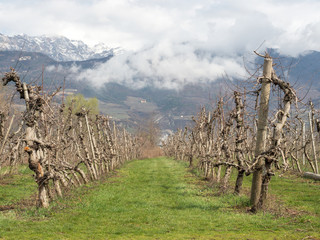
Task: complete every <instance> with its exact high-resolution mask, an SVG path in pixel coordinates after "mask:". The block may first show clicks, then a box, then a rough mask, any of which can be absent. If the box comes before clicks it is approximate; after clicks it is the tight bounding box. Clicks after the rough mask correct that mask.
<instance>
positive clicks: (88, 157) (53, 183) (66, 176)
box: [0, 69, 139, 208]
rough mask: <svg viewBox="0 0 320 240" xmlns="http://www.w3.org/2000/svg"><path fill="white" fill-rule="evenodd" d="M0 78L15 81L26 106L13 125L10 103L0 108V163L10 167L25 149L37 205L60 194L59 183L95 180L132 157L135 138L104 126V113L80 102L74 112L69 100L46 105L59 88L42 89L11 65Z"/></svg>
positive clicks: (72, 184)
mask: <svg viewBox="0 0 320 240" xmlns="http://www.w3.org/2000/svg"><path fill="white" fill-rule="evenodd" d="M2 81H3V85H4V86H6V85H7V84H8V83H10V82H13V83H14V84H15V89H16V91H17V93H18V94H19V96H20V99H23V100H24V101H25V106H26V110H25V112H23V114H22V115H21V116H19V119H20V120H21V122H20V123H19V124H17V126H16V129H14V130H13V128H12V127H13V122H14V120H16V118H17V117H16V115H15V114H10V105H8V106H5V107H4V109H5V110H4V111H1V115H0V116H1V118H0V139H1V143H2V144H1V149H0V154H1V162H0V166H1V167H2V166H10V168H14V167H15V166H17V165H19V164H22V163H23V160H24V158H25V156H26V155H27V162H28V165H29V168H30V169H31V170H32V171H33V173H34V178H35V181H36V183H37V185H38V203H37V204H38V206H40V207H45V208H46V207H48V206H49V202H50V201H51V200H52V199H54V197H55V196H58V197H62V196H63V191H62V189H68V188H72V187H76V186H80V185H82V184H86V183H88V182H89V181H94V180H98V179H100V178H101V177H102V176H103V175H105V174H107V173H108V172H109V171H112V170H113V169H115V168H117V167H119V166H120V165H122V164H123V163H124V162H125V161H128V160H129V159H134V158H137V157H138V155H139V150H138V144H137V139H135V138H134V137H132V136H131V135H130V134H129V133H128V132H127V131H126V130H125V129H122V130H121V129H119V128H118V127H117V126H116V125H115V124H114V125H112V126H110V122H109V119H108V118H107V117H104V116H100V115H92V114H90V112H89V111H88V110H87V109H85V108H81V109H80V110H79V111H76V112H75V111H74V109H73V108H72V106H73V105H72V104H71V105H70V106H69V107H66V106H64V105H61V106H53V105H51V104H50V103H51V101H52V98H53V97H54V95H55V94H56V93H57V92H58V91H59V90H60V89H57V91H55V92H53V93H51V94H45V93H44V92H43V90H42V89H43V88H42V87H41V86H37V85H27V84H26V83H23V82H22V81H21V79H20V77H19V76H18V75H17V73H16V72H15V70H14V69H11V72H8V73H6V74H5V76H4V77H3V79H2ZM8 103H10V102H8ZM25 153H26V154H25ZM61 186H63V188H62V187H61Z"/></svg>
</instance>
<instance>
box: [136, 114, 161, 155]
mask: <svg viewBox="0 0 320 240" xmlns="http://www.w3.org/2000/svg"><path fill="white" fill-rule="evenodd" d="M160 133H161V132H160V128H159V124H158V122H157V121H156V118H155V116H154V115H150V116H149V117H146V118H143V119H140V121H139V126H138V128H137V131H136V136H137V137H138V139H139V142H140V143H139V144H140V146H141V151H142V157H143V158H151V157H157V156H160V155H162V151H161V149H160V147H159V146H158V143H159V141H160Z"/></svg>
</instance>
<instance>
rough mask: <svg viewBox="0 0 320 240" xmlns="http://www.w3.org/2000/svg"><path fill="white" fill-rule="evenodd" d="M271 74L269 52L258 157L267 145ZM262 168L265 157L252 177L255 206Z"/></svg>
mask: <svg viewBox="0 0 320 240" xmlns="http://www.w3.org/2000/svg"><path fill="white" fill-rule="evenodd" d="M271 75H272V58H271V57H270V56H269V55H268V54H267V55H266V56H265V57H264V64H263V78H262V86H261V91H260V105H259V112H258V124H257V140H256V149H255V156H256V157H257V156H259V155H260V154H261V153H262V152H263V151H264V150H265V145H266V135H267V124H268V112H269V99H270V87H271V82H270V79H271ZM262 170H263V159H260V160H258V163H257V164H256V169H255V171H254V172H253V178H252V185H251V198H250V201H251V204H252V205H253V207H255V206H257V204H258V202H259V197H260V192H261V183H262Z"/></svg>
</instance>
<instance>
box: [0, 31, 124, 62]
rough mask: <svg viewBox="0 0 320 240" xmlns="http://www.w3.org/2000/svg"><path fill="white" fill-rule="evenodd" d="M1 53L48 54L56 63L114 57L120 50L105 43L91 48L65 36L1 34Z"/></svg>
mask: <svg viewBox="0 0 320 240" xmlns="http://www.w3.org/2000/svg"><path fill="white" fill-rule="evenodd" d="M0 51H25V52H39V53H43V54H46V55H47V56H49V57H51V58H52V59H54V60H56V61H63V62H65V61H84V60H89V59H99V58H105V57H108V56H111V55H112V56H113V55H115V54H117V53H118V52H119V51H120V48H110V47H108V46H107V45H106V44H104V43H98V44H96V45H95V46H94V47H89V46H88V45H87V44H85V43H84V42H82V41H80V40H70V39H68V38H66V37H64V36H59V35H56V36H48V35H41V36H29V35H26V34H21V35H14V36H6V35H4V34H1V33H0Z"/></svg>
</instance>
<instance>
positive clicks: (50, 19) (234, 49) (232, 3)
mask: <svg viewBox="0 0 320 240" xmlns="http://www.w3.org/2000/svg"><path fill="white" fill-rule="evenodd" d="M319 10H320V1H319V0H303V1H302V0H245V1H244V0H221V1H214V0H70V1H67V0H52V1H49V0H1V1H0V32H1V33H4V34H7V35H15V34H21V33H26V34H29V35H42V34H55V35H56V34H58V35H63V36H66V37H68V38H71V39H76V40H82V41H84V42H85V43H87V44H89V45H94V44H97V43H99V42H103V43H105V44H107V45H109V46H111V47H116V46H119V47H121V48H123V49H125V50H127V51H128V52H127V53H126V54H124V55H122V56H121V57H118V58H117V59H114V60H113V62H111V63H108V64H109V65H108V66H102V67H101V69H100V70H101V71H103V72H100V73H99V74H100V76H93V75H92V77H97V78H99V79H100V80H99V81H115V80H112V79H117V81H124V82H126V81H128V80H129V79H132V78H134V77H139V78H140V79H142V80H141V81H142V82H141V83H140V84H142V85H143V84H145V81H147V80H143V79H147V78H148V77H150V76H154V75H155V74H156V75H157V76H158V77H159V76H160V78H161V79H162V80H163V79H175V83H173V85H174V84H180V83H182V82H185V81H187V82H194V81H197V80H198V79H205V78H206V77H207V76H210V78H212V79H215V78H216V77H217V76H219V75H221V74H223V73H228V74H229V75H231V76H233V75H234V76H235V75H237V74H238V75H241V74H244V72H243V71H242V70H241V69H240V68H241V61H242V60H241V58H242V56H243V55H246V54H248V53H252V51H253V50H255V49H257V48H258V47H259V46H260V45H261V44H262V43H263V45H262V47H261V48H260V50H261V51H263V50H264V49H265V48H267V47H273V48H279V49H280V52H281V53H283V54H287V55H291V56H297V55H298V54H300V53H302V52H303V51H305V50H318V51H320V14H319ZM132 62H134V63H132ZM106 69H108V70H106ZM110 69H112V71H111V70H110ZM123 69H126V71H125V72H124V71H123ZM191 69H194V71H191ZM85 74H95V73H94V72H91V73H90V72H86V73H85ZM105 74H107V75H108V76H109V77H108V79H107V80H106V79H104V80H101V77H102V75H105ZM97 81H98V80H97ZM170 81H171V80H170ZM159 84H160V85H161V84H162V83H161V82H159ZM167 84H172V81H171V82H170V83H167Z"/></svg>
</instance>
